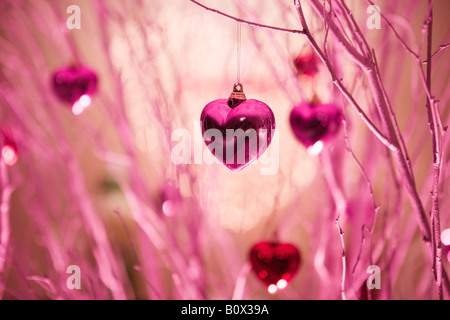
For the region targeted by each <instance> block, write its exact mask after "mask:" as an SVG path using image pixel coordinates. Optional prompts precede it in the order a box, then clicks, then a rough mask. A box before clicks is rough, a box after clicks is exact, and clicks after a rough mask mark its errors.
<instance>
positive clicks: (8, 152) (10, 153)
mask: <svg viewBox="0 0 450 320" xmlns="http://www.w3.org/2000/svg"><path fill="white" fill-rule="evenodd" d="M2 158H3V161H5V163H6V164H7V165H8V166H13V165H14V164H15V163H16V162H17V160H18V157H17V152H16V150H15V149H14V148H13V147H11V146H9V145H5V146H3V148H2Z"/></svg>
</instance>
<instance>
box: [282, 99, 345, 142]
mask: <svg viewBox="0 0 450 320" xmlns="http://www.w3.org/2000/svg"><path fill="white" fill-rule="evenodd" d="M289 122H290V125H291V128H292V131H293V132H294V135H295V137H296V138H297V140H298V141H300V142H301V143H302V144H303V145H305V147H307V148H308V147H311V146H313V145H315V144H316V143H318V142H319V141H320V142H321V146H323V143H324V142H326V141H329V140H331V139H332V138H333V137H334V136H335V135H336V134H337V132H338V131H339V128H340V125H341V122H342V114H341V111H340V110H339V108H338V107H337V106H336V105H334V104H330V103H328V104H309V103H301V104H299V105H298V106H296V107H294V108H293V109H292V111H291V114H290V116H289Z"/></svg>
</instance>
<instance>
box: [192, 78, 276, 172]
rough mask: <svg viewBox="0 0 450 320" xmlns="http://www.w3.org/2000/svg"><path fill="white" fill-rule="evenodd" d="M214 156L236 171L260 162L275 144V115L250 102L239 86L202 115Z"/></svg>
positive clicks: (206, 139) (207, 106) (206, 137)
mask: <svg viewBox="0 0 450 320" xmlns="http://www.w3.org/2000/svg"><path fill="white" fill-rule="evenodd" d="M200 120H201V125H202V135H203V139H204V140H205V143H206V146H207V147H208V149H209V150H210V151H211V152H212V154H213V155H214V156H215V157H216V158H217V159H219V160H220V161H221V162H223V164H225V166H226V167H227V168H229V169H231V170H232V171H234V172H238V171H241V170H242V169H244V168H246V167H247V166H249V165H250V164H251V163H252V162H253V161H255V160H256V159H258V158H259V157H260V156H261V155H262V154H263V153H264V151H265V150H266V149H267V147H268V146H269V145H270V142H271V141H272V137H273V134H274V130H275V116H274V114H273V112H272V110H271V109H270V108H269V106H268V105H266V104H265V103H263V102H261V101H259V100H254V99H249V100H247V99H246V97H245V94H244V92H243V88H242V85H241V84H240V83H236V84H235V85H234V87H233V92H232V93H231V95H230V97H229V98H228V99H218V100H214V101H212V102H210V103H208V104H207V105H206V106H205V108H204V109H203V112H202V114H201V116H200Z"/></svg>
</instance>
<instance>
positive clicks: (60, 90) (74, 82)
mask: <svg viewBox="0 0 450 320" xmlns="http://www.w3.org/2000/svg"><path fill="white" fill-rule="evenodd" d="M52 85H53V91H54V92H55V94H56V96H57V97H58V98H59V99H60V100H61V101H64V102H67V103H69V104H70V105H71V107H72V112H73V113H74V114H80V113H81V112H83V110H84V109H85V108H87V107H88V106H89V105H90V104H91V97H92V95H93V94H94V92H95V91H96V90H97V75H96V74H95V72H93V71H92V70H90V69H88V68H85V67H74V66H71V67H67V68H61V69H59V70H57V71H56V72H55V73H54V74H53V77H52Z"/></svg>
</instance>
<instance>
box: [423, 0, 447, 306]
mask: <svg viewBox="0 0 450 320" xmlns="http://www.w3.org/2000/svg"><path fill="white" fill-rule="evenodd" d="M428 5H429V9H428V12H429V13H428V18H427V31H428V36H427V81H426V82H427V85H426V88H427V91H428V92H429V93H430V94H429V95H431V60H432V53H431V44H432V35H433V1H428ZM434 104H435V103H434V101H433V100H431V99H427V103H426V108H427V113H428V125H429V127H430V133H431V140H432V146H433V187H432V193H431V197H432V207H431V225H432V233H433V235H432V240H433V241H432V242H433V257H434V261H433V271H434V274H435V282H436V289H437V296H438V299H440V300H442V299H443V292H442V262H441V256H442V254H441V227H440V214H439V182H440V170H441V152H442V150H441V145H440V141H439V137H438V134H439V129H438V124H437V121H436V113H435V112H434V110H435V108H434V107H433V105H434Z"/></svg>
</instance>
